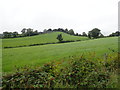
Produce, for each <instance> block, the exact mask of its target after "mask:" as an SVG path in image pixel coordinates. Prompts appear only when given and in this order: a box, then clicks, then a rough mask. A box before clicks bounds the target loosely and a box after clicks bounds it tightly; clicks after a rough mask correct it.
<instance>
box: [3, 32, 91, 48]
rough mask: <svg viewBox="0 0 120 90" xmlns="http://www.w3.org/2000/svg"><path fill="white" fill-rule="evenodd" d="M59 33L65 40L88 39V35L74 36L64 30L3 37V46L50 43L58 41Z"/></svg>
mask: <svg viewBox="0 0 120 90" xmlns="http://www.w3.org/2000/svg"><path fill="white" fill-rule="evenodd" d="M58 34H62V37H63V41H77V40H78V41H82V40H88V39H89V38H88V37H84V36H73V35H70V34H67V33H64V32H51V33H46V34H40V35H35V36H29V37H20V38H8V39H3V40H2V41H3V47H22V46H30V45H35V44H36V45H37V44H38V45H40V44H49V43H56V42H58V40H57V39H56V37H57V35H58Z"/></svg>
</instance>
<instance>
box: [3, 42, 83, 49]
mask: <svg viewBox="0 0 120 90" xmlns="http://www.w3.org/2000/svg"><path fill="white" fill-rule="evenodd" d="M78 41H84V40H67V41H61V42H52V43H38V44H30V45H22V46H16V47H3V48H4V49H9V48H19V47H30V46H39V45H48V44H58V43H69V42H78Z"/></svg>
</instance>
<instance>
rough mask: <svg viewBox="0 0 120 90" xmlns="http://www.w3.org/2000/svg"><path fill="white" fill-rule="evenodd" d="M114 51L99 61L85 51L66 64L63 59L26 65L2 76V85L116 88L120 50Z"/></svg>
mask: <svg viewBox="0 0 120 90" xmlns="http://www.w3.org/2000/svg"><path fill="white" fill-rule="evenodd" d="M113 54H114V55H113ZM113 54H112V56H111V55H110V54H108V55H107V58H105V59H104V58H99V59H98V60H96V61H95V60H92V59H90V58H86V57H85V56H84V55H81V57H79V58H78V57H72V59H71V58H70V60H69V61H68V62H67V63H68V65H66V66H64V67H62V66H61V65H62V64H63V63H64V62H60V63H58V62H51V63H47V64H45V65H44V66H42V67H38V68H36V69H31V68H29V67H26V68H25V69H23V70H21V71H20V70H18V71H17V72H15V73H14V74H10V75H5V76H3V81H2V85H3V89H4V88H117V76H118V75H117V74H118V73H117V70H118V66H119V65H118V63H120V62H119V60H118V53H113ZM105 57H106V56H105ZM113 79H114V80H113ZM112 80H113V81H112Z"/></svg>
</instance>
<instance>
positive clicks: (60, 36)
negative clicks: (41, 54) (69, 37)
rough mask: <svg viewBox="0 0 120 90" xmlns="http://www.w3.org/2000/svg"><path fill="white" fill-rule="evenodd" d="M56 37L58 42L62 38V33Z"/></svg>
mask: <svg viewBox="0 0 120 90" xmlns="http://www.w3.org/2000/svg"><path fill="white" fill-rule="evenodd" d="M56 39H58V40H59V42H61V41H62V40H63V38H62V34H59V35H58V36H57V38H56Z"/></svg>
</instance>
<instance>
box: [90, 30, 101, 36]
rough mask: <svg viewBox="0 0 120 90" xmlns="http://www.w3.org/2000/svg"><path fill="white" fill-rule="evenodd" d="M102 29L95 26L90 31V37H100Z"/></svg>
mask: <svg viewBox="0 0 120 90" xmlns="http://www.w3.org/2000/svg"><path fill="white" fill-rule="evenodd" d="M100 31H101V30H100V29H98V28H94V29H93V30H91V31H89V32H88V37H89V38H92V37H93V38H99V35H100V34H101V32H100Z"/></svg>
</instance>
